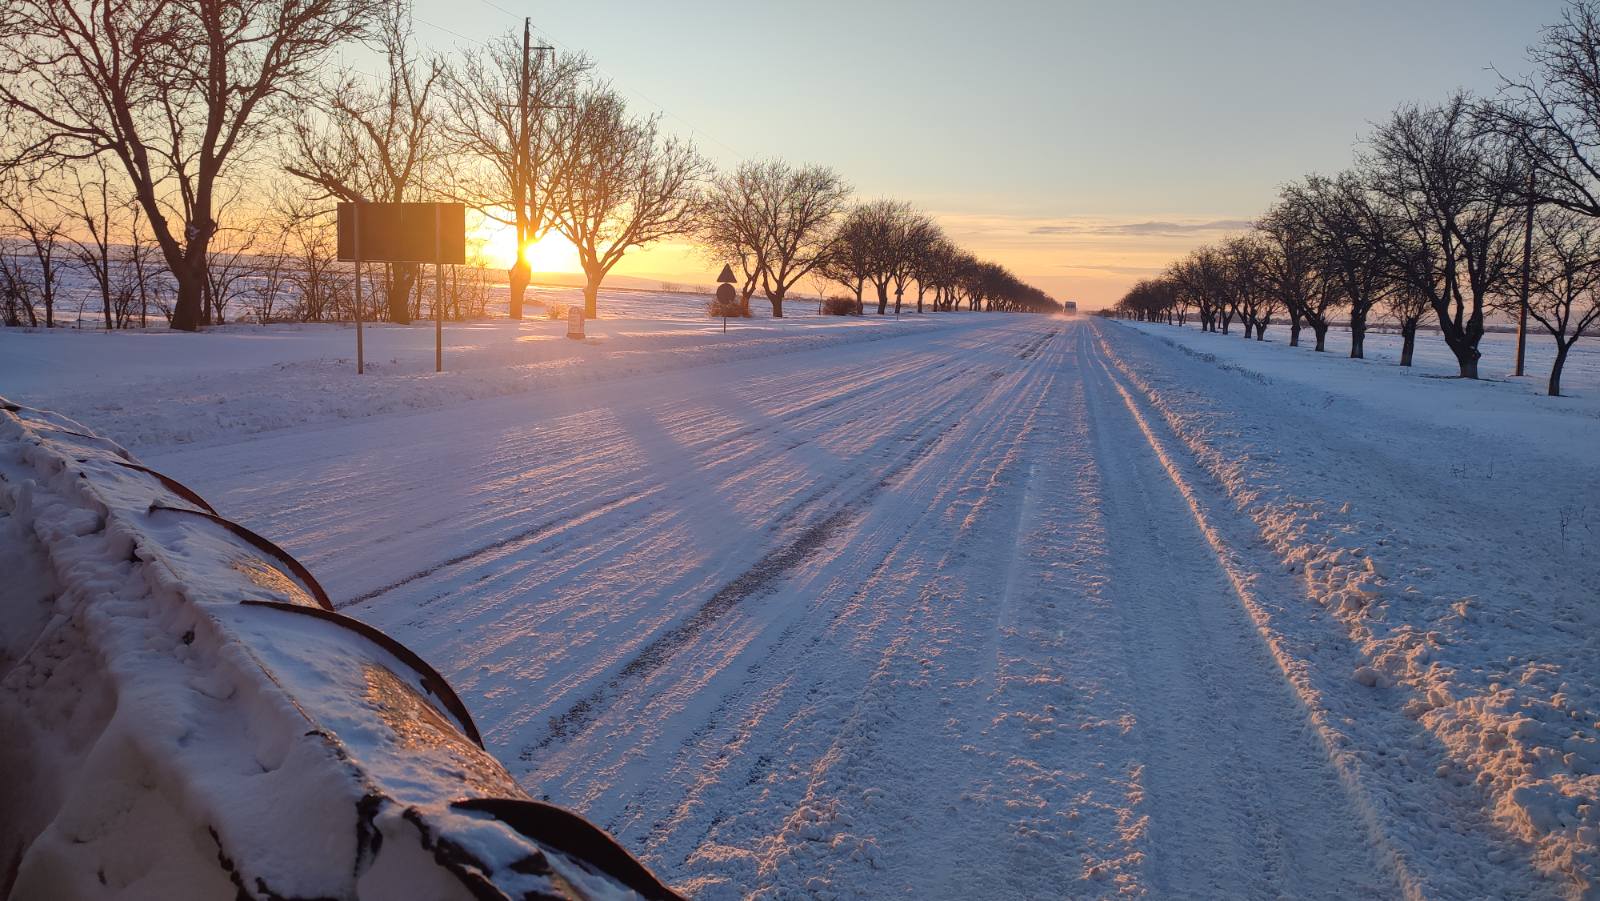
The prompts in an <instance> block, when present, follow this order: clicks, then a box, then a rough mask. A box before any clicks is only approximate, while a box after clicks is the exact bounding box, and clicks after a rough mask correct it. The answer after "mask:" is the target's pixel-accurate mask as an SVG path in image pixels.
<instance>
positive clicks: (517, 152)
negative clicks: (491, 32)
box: [506, 19, 533, 319]
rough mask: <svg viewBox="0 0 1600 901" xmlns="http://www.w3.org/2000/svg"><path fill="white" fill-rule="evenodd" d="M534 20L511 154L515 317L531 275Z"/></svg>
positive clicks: (525, 39)
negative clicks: (530, 129) (530, 100)
mask: <svg viewBox="0 0 1600 901" xmlns="http://www.w3.org/2000/svg"><path fill="white" fill-rule="evenodd" d="M532 30H533V20H532V19H523V20H522V69H521V72H520V75H521V77H520V78H519V79H518V80H517V146H516V147H515V148H514V149H513V150H512V154H511V169H512V172H511V195H512V196H511V203H512V206H513V207H515V209H513V210H512V211H511V212H512V219H513V221H514V223H515V231H516V233H517V259H516V261H515V262H513V263H512V264H511V273H510V275H511V285H510V288H511V293H510V298H509V300H508V301H507V304H506V312H507V314H509V315H510V317H511V318H512V319H521V318H522V294H523V292H524V291H526V290H527V288H528V281H529V279H530V278H531V277H532V274H533V273H532V272H531V268H532V267H530V266H529V265H528V251H527V246H528V237H529V235H528V232H529V231H530V230H531V225H530V223H529V222H528V203H527V201H528V175H529V173H528V89H529V80H530V78H529V72H528V57H529V55H530V54H531V51H532V46H531V45H532V43H533V40H532Z"/></svg>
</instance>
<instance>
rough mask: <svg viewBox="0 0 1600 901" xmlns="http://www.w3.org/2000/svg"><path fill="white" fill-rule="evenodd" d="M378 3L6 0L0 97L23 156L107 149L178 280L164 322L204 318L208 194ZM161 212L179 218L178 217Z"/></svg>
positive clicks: (182, 325) (74, 155) (211, 225)
mask: <svg viewBox="0 0 1600 901" xmlns="http://www.w3.org/2000/svg"><path fill="white" fill-rule="evenodd" d="M378 6H379V4H378V3H377V2H376V0H8V2H7V4H6V7H5V10H6V14H5V16H4V17H3V19H0V101H3V102H4V105H5V107H6V108H7V109H8V113H9V118H10V119H11V125H12V126H13V127H14V128H16V129H19V130H20V131H21V132H22V133H23V139H22V141H21V144H22V146H23V148H24V149H23V151H22V153H21V154H20V155H19V156H20V157H21V158H22V159H30V158H31V159H40V158H46V159H48V158H57V159H84V158H87V157H91V156H99V155H102V154H109V155H111V156H112V157H113V158H115V159H116V160H117V162H118V163H119V164H120V166H121V168H122V170H123V171H124V172H125V173H126V175H127V177H128V180H129V183H130V185H131V188H132V192H131V193H132V194H133V195H134V196H135V197H136V198H137V200H138V203H139V206H140V208H141V209H142V210H143V212H144V215H145V217H146V219H147V220H148V222H149V225H150V228H151V230H152V232H153V234H154V237H155V239H156V241H157V243H159V245H160V246H161V251H162V255H163V256H164V257H165V258H166V262H167V267H168V268H169V269H170V270H171V272H172V274H173V277H174V278H175V279H176V280H177V283H178V297H177V306H176V309H175V310H174V314H173V318H172V327H173V328H177V329H183V330H189V331H192V330H194V329H196V328H198V327H199V326H200V325H201V324H202V318H203V314H204V309H203V301H204V294H205V264H206V251H207V247H208V245H209V243H210V241H211V237H212V235H213V234H214V232H215V230H216V222H215V221H214V219H213V215H214V209H213V204H214V191H215V188H216V184H217V180H218V178H219V177H221V176H223V175H225V174H226V172H227V170H228V166H229V164H230V162H231V161H232V160H233V158H234V157H235V156H236V155H238V154H239V153H241V152H242V151H244V150H246V149H248V148H249V147H250V146H251V145H252V144H254V143H255V142H256V140H257V139H258V138H259V137H260V136H261V135H262V134H263V133H264V131H265V123H266V122H267V120H268V119H269V118H270V116H269V107H270V106H272V104H273V101H275V100H280V99H284V98H285V97H288V96H291V95H296V94H298V93H300V92H301V91H302V90H303V89H304V88H305V87H306V86H307V85H308V83H309V82H310V80H311V78H312V76H313V75H314V73H315V72H316V70H317V67H318V65H319V64H320V63H321V61H322V59H323V58H324V57H325V55H326V54H327V53H328V51H329V50H331V49H332V48H333V47H335V46H337V45H338V44H340V43H343V42H344V41H347V40H349V39H352V38H355V37H358V36H360V35H361V34H362V33H363V31H364V30H365V29H366V27H367V24H368V23H369V21H370V20H371V18H372V16H373V13H374V12H375V10H376V8H377V7H378ZM169 217H174V218H176V220H177V222H176V223H173V222H171V221H170V220H169Z"/></svg>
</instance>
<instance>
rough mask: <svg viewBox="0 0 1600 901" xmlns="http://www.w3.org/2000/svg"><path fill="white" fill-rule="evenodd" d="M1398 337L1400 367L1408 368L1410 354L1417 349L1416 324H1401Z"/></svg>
mask: <svg viewBox="0 0 1600 901" xmlns="http://www.w3.org/2000/svg"><path fill="white" fill-rule="evenodd" d="M1400 337H1401V343H1400V365H1401V366H1410V365H1411V352H1412V351H1413V350H1416V347H1417V324H1416V323H1415V322H1412V323H1409V324H1408V323H1401V324H1400Z"/></svg>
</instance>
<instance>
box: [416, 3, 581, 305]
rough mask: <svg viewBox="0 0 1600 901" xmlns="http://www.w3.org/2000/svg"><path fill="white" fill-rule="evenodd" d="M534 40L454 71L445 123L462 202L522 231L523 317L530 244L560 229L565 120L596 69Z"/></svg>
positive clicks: (516, 39) (514, 274)
mask: <svg viewBox="0 0 1600 901" xmlns="http://www.w3.org/2000/svg"><path fill="white" fill-rule="evenodd" d="M530 43H531V36H530V35H528V34H527V32H526V31H525V32H524V34H522V35H515V34H507V35H504V36H502V37H500V38H498V39H496V40H495V41H493V42H491V43H490V44H489V45H488V49H487V50H486V51H485V52H482V53H473V54H470V55H468V56H467V57H466V58H465V59H464V60H463V61H462V62H461V64H460V65H459V66H457V67H455V68H453V69H451V70H449V71H448V72H447V73H446V81H445V88H446V94H447V97H448V103H449V108H450V112H451V114H450V115H449V116H446V117H444V118H443V120H442V122H441V124H442V127H443V131H444V134H445V136H446V137H447V138H448V139H449V140H450V142H451V143H452V144H453V145H454V146H455V147H456V148H458V149H459V150H460V151H461V154H460V156H461V158H462V159H463V160H464V165H463V166H460V167H458V168H457V169H456V171H455V172H454V173H453V178H452V181H453V182H454V183H455V190H456V192H457V196H458V197H460V198H461V199H462V200H464V201H465V202H467V203H470V204H472V205H473V206H475V207H477V208H478V209H479V210H480V211H481V212H483V213H484V214H485V215H487V216H490V217H491V218H493V219H495V220H496V221H500V222H504V223H506V224H508V225H511V226H512V227H513V228H514V229H515V233H516V243H517V258H516V261H515V262H514V263H513V265H512V267H511V270H510V272H509V275H510V283H511V291H510V300H509V306H508V312H509V313H510V315H511V318H512V319H521V318H522V307H523V298H524V297H525V295H526V292H527V288H528V283H529V282H530V281H531V279H532V275H533V271H532V266H531V264H529V262H528V245H530V244H532V243H534V242H535V241H537V240H539V239H540V238H541V237H543V236H544V235H545V234H546V233H547V232H548V231H549V230H550V229H551V228H552V227H553V226H554V222H553V220H552V217H551V206H550V202H551V199H552V195H551V193H550V191H549V190H548V188H549V186H550V183H551V181H552V179H551V172H550V167H551V165H552V164H553V163H554V157H555V153H554V148H553V144H554V142H555V140H556V135H557V132H558V115H559V113H561V112H562V111H563V110H564V109H565V108H566V107H570V106H571V105H572V103H573V98H574V96H575V95H576V94H577V92H578V86H579V84H580V82H581V81H582V79H583V78H584V77H585V76H586V75H587V74H588V72H589V70H590V69H591V68H592V64H591V63H590V62H589V60H588V59H587V58H586V57H584V56H582V55H578V54H558V53H556V52H554V51H538V50H534V49H533V48H532V47H531V46H529V44H530Z"/></svg>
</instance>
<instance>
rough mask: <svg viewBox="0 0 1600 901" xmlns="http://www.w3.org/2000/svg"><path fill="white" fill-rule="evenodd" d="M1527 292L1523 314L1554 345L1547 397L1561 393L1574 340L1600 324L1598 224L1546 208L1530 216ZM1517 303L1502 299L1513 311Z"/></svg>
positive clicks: (1599, 223) (1584, 217)
mask: <svg viewBox="0 0 1600 901" xmlns="http://www.w3.org/2000/svg"><path fill="white" fill-rule="evenodd" d="M1532 263H1533V266H1532V276H1533V277H1532V280H1531V287H1532V290H1531V291H1530V292H1529V295H1528V315H1529V316H1530V317H1532V318H1533V319H1534V320H1535V321H1536V322H1538V323H1539V325H1541V326H1543V327H1544V330H1545V331H1546V332H1549V333H1550V337H1552V338H1554V339H1555V342H1556V356H1555V360H1554V361H1553V362H1552V363H1551V364H1550V381H1549V385H1548V391H1549V393H1550V396H1552V397H1555V396H1558V395H1560V394H1561V371H1562V369H1563V367H1565V366H1566V362H1567V354H1568V353H1569V352H1570V351H1571V350H1572V345H1574V344H1576V343H1578V339H1579V338H1582V337H1583V336H1584V335H1585V334H1588V333H1589V331H1590V330H1591V329H1592V328H1594V327H1595V326H1596V324H1600V222H1597V220H1596V219H1594V218H1592V217H1589V216H1586V215H1584V214H1582V213H1574V212H1573V211H1571V210H1567V209H1563V208H1560V207H1547V208H1545V209H1544V210H1542V211H1540V212H1539V214H1538V215H1536V216H1535V217H1534V255H1533V260H1532ZM1517 302H1518V298H1516V297H1505V298H1502V299H1501V303H1500V304H1499V305H1500V307H1501V308H1502V309H1504V310H1506V311H1507V312H1513V311H1514V310H1515V307H1516V305H1517Z"/></svg>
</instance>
